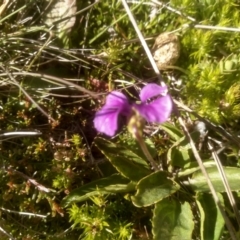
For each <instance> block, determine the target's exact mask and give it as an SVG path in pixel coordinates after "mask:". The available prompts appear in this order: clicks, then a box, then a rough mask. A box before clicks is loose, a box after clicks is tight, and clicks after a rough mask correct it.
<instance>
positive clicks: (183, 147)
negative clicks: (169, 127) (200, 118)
mask: <svg viewBox="0 0 240 240" xmlns="http://www.w3.org/2000/svg"><path fill="white" fill-rule="evenodd" d="M191 136H192V138H193V139H194V140H197V139H198V138H199V133H198V132H193V133H191ZM167 159H168V163H170V165H171V166H175V167H181V168H186V167H188V166H189V165H190V163H191V161H192V160H193V159H194V158H193V154H192V151H191V146H190V144H189V140H188V139H187V138H186V137H185V136H183V137H181V138H179V139H178V140H177V141H176V142H175V143H174V144H173V145H172V147H171V148H170V149H169V150H168V153H167Z"/></svg>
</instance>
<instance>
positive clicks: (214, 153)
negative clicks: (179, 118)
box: [208, 142, 240, 227]
mask: <svg viewBox="0 0 240 240" xmlns="http://www.w3.org/2000/svg"><path fill="white" fill-rule="evenodd" d="M208 147H209V149H210V151H211V153H212V157H213V159H214V161H215V162H216V165H217V168H218V172H219V174H220V176H221V178H222V182H223V185H224V188H225V190H226V193H227V195H228V199H229V201H230V204H231V205H232V208H233V211H234V213H235V217H236V219H237V222H238V226H239V227H240V215H239V211H238V209H237V204H236V201H235V199H234V197H233V194H232V191H231V188H230V186H229V183H228V180H227V177H226V174H225V172H224V169H223V167H222V164H221V161H220V159H219V157H218V155H217V153H216V151H214V148H213V146H212V144H211V143H210V142H208Z"/></svg>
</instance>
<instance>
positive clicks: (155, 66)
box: [122, 0, 164, 84]
mask: <svg viewBox="0 0 240 240" xmlns="http://www.w3.org/2000/svg"><path fill="white" fill-rule="evenodd" d="M122 4H123V6H124V8H125V10H126V12H127V14H128V16H129V19H130V20H131V22H132V25H133V27H134V29H135V31H136V33H137V35H138V38H139V40H140V41H141V44H142V46H143V48H144V50H145V52H146V54H147V56H148V59H149V61H150V63H151V65H152V67H153V70H154V72H155V73H156V75H157V76H158V79H159V82H161V83H162V84H164V83H163V82H162V78H161V73H160V72H159V70H158V67H157V64H156V62H155V61H154V58H153V56H152V54H151V51H150V50H149V47H148V45H147V43H146V41H145V39H144V37H143V35H142V33H141V31H140V30H139V28H138V25H137V23H136V20H135V19H134V17H133V15H132V13H131V11H130V8H129V7H128V4H127V3H126V1H125V0H122Z"/></svg>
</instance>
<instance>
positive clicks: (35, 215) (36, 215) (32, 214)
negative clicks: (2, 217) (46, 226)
mask: <svg viewBox="0 0 240 240" xmlns="http://www.w3.org/2000/svg"><path fill="white" fill-rule="evenodd" d="M0 209H1V210H3V211H5V212H9V213H16V214H19V215H27V216H33V217H40V218H46V217H47V216H45V215H41V214H36V213H28V212H18V211H14V210H10V209H6V208H3V207H0Z"/></svg>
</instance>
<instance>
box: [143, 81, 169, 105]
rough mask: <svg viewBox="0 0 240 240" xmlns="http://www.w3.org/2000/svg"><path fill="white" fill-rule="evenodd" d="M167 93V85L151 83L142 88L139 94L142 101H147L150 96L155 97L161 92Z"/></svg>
mask: <svg viewBox="0 0 240 240" xmlns="http://www.w3.org/2000/svg"><path fill="white" fill-rule="evenodd" d="M164 93H165V94H164ZM166 93H167V86H164V87H161V86H159V85H157V84H155V83H149V84H147V85H146V86H144V87H143V88H142V90H141V92H140V94H139V97H140V100H141V101H142V102H145V101H147V100H149V98H153V97H155V96H158V95H160V94H163V95H166Z"/></svg>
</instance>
